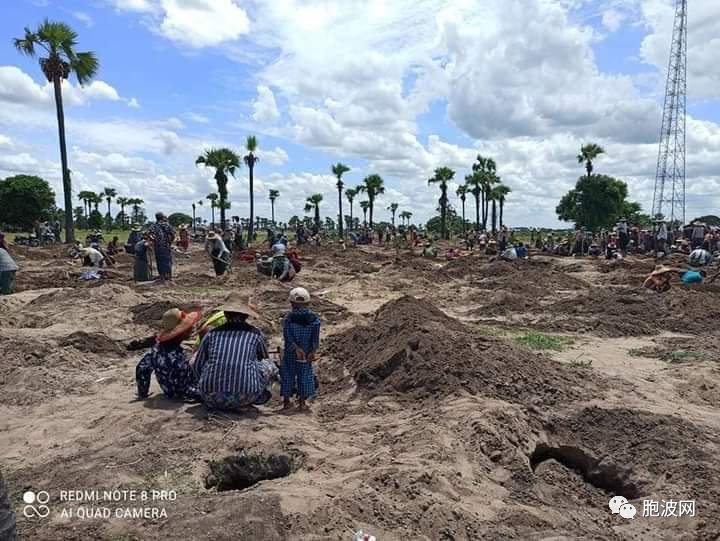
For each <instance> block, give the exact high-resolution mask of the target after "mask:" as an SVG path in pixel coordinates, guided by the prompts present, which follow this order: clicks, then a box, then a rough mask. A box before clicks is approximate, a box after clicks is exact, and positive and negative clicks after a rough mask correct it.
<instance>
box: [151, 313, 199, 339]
mask: <svg viewBox="0 0 720 541" xmlns="http://www.w3.org/2000/svg"><path fill="white" fill-rule="evenodd" d="M199 320H200V310H193V311H191V312H183V311H182V310H180V309H179V308H171V309H170V310H168V311H167V312H165V313H164V314H163V316H162V324H161V326H162V329H163V332H162V333H160V334H159V335H158V337H157V341H158V342H167V341H168V340H172V339H173V338H177V337H178V336H182V335H183V334H185V333H186V332H188V331H189V330H190V329H192V328H193V327H194V326H195V324H196V323H197V322H198V321H199Z"/></svg>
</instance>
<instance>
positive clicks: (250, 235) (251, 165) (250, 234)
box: [247, 160, 255, 246]
mask: <svg viewBox="0 0 720 541" xmlns="http://www.w3.org/2000/svg"><path fill="white" fill-rule="evenodd" d="M254 168H255V164H254V163H253V161H252V160H251V161H250V163H249V164H248V169H249V170H250V221H249V222H248V240H247V245H248V246H250V244H251V243H252V241H253V236H254V235H253V225H254V221H255V220H253V218H254V216H255V201H254V199H255V198H254V197H253V169H254Z"/></svg>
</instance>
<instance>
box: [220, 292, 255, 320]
mask: <svg viewBox="0 0 720 541" xmlns="http://www.w3.org/2000/svg"><path fill="white" fill-rule="evenodd" d="M215 311H216V312H231V313H236V314H245V315H246V316H248V317H254V318H258V317H259V316H258V314H257V312H255V310H253V308H252V307H251V306H250V304H249V303H248V302H246V301H245V299H243V298H242V297H241V296H240V295H239V294H237V293H230V295H228V296H227V297H226V298H225V302H224V303H223V304H221V305H220V306H218V307H217V308H215Z"/></svg>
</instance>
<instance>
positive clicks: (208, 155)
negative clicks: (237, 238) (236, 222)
mask: <svg viewBox="0 0 720 541" xmlns="http://www.w3.org/2000/svg"><path fill="white" fill-rule="evenodd" d="M195 165H204V166H205V167H212V168H213V169H215V182H216V183H217V187H218V194H219V195H220V204H219V207H220V228H221V229H222V230H223V231H224V230H225V208H226V207H225V202H226V201H227V196H228V191H227V183H228V175H230V176H232V177H233V178H234V177H235V170H236V169H237V168H238V167H240V156H238V155H237V154H235V153H234V152H233V151H232V150H230V149H229V148H211V149H210V150H206V151H205V154H203V155H202V156H199V157H198V159H197V160H195Z"/></svg>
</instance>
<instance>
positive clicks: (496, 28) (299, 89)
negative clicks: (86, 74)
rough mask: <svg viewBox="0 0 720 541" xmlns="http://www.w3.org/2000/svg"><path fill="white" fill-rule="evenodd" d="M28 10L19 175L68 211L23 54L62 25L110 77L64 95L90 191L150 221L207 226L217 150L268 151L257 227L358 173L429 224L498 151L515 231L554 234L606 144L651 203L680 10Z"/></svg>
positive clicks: (8, 99) (8, 144)
mask: <svg viewBox="0 0 720 541" xmlns="http://www.w3.org/2000/svg"><path fill="white" fill-rule="evenodd" d="M9 4H10V9H9V10H8V9H5V10H4V16H3V18H2V19H0V177H4V176H8V175H11V174H18V173H31V174H38V175H41V176H43V177H44V178H46V179H47V180H48V181H49V182H51V184H52V185H53V186H54V187H55V188H56V191H57V195H58V201H60V200H61V199H60V198H61V190H60V183H59V179H60V174H59V163H58V162H59V158H58V154H59V152H58V149H57V127H56V124H55V118H54V110H53V103H52V97H51V95H50V93H49V88H48V87H47V85H46V82H45V81H44V80H43V78H42V76H41V72H40V70H39V67H38V65H37V61H36V60H35V59H29V58H26V57H23V56H21V55H20V54H19V53H18V52H17V51H15V49H14V48H13V47H12V45H11V40H12V38H13V37H19V36H21V35H22V31H23V27H25V26H30V27H31V28H33V27H35V26H37V24H38V23H39V22H41V21H42V19H43V18H45V17H48V18H50V19H53V20H63V21H65V22H67V23H69V24H70V25H72V26H73V27H74V28H75V29H76V30H77V32H78V33H79V40H78V41H79V44H78V49H79V50H86V49H90V50H93V51H95V52H96V53H97V55H98V57H99V58H100V63H101V68H100V71H99V73H98V75H97V77H96V80H95V82H94V83H93V84H91V85H88V86H86V87H85V88H84V89H83V88H80V87H78V86H77V84H76V81H74V80H73V81H71V82H70V84H66V85H64V95H65V100H66V104H67V107H66V115H67V118H68V145H69V147H70V168H71V169H72V171H73V178H74V182H75V191H76V192H77V191H80V190H83V189H91V190H95V191H100V190H102V188H104V187H106V186H107V187H114V188H116V190H117V191H118V192H119V193H120V194H121V195H125V196H138V197H142V198H143V199H144V200H145V201H146V207H147V210H148V211H149V212H154V211H156V210H164V211H165V212H173V211H185V212H188V210H189V206H190V204H191V202H193V201H197V200H199V199H202V198H204V197H205V196H206V195H207V194H208V193H210V192H211V191H214V186H213V181H212V174H211V172H210V171H206V170H203V169H198V168H197V167H195V166H194V161H195V158H196V157H197V156H198V155H199V154H200V153H201V152H202V151H203V149H205V148H209V147H211V146H220V145H222V146H229V147H231V148H234V149H237V150H238V151H241V150H242V148H243V143H244V140H245V137H246V136H247V135H249V134H255V135H257V137H258V138H259V141H260V147H261V153H260V157H261V161H260V164H259V166H258V169H257V172H256V175H257V185H256V201H257V206H256V208H257V209H258V212H259V213H260V214H261V215H269V203H268V201H267V192H268V191H269V189H271V188H274V189H278V190H280V192H281V196H280V199H279V201H278V203H277V207H276V208H277V212H278V214H279V216H280V218H281V219H287V218H289V217H290V216H291V215H293V214H301V212H302V207H303V202H304V199H305V197H307V196H309V195H311V194H313V193H322V194H323V195H324V197H325V201H324V203H323V205H322V206H321V210H322V212H323V214H325V213H327V214H331V215H333V216H335V215H336V213H337V210H336V201H337V197H336V192H335V191H334V179H333V178H332V176H331V175H330V174H329V173H330V166H331V164H332V163H335V162H337V161H342V162H344V163H346V164H348V165H350V166H351V168H352V171H351V172H350V173H348V174H347V176H346V184H347V185H349V186H352V185H354V184H356V183H358V182H360V181H361V179H362V178H363V177H364V176H366V175H367V174H370V173H379V174H380V175H381V176H382V177H383V178H384V179H385V181H386V185H387V187H388V190H387V193H386V194H385V195H384V196H383V197H382V198H381V199H380V200H379V201H378V206H379V207H380V209H381V210H380V211H379V212H378V214H379V215H380V217H381V218H382V217H384V215H386V214H387V212H386V211H385V210H384V209H385V207H387V206H388V205H389V204H390V203H391V202H398V203H399V204H400V207H401V210H410V211H411V212H413V215H414V219H417V220H426V219H428V218H429V217H430V216H431V215H432V213H433V209H434V207H435V204H436V200H437V197H438V195H439V194H438V193H436V191H437V189H436V188H431V187H428V186H427V178H429V177H430V176H431V175H432V170H433V169H434V168H436V167H440V166H445V165H447V166H449V167H451V168H453V169H454V170H456V179H458V180H460V181H461V180H462V179H463V178H464V176H465V175H466V174H467V172H468V171H469V169H470V166H471V165H472V163H473V161H474V158H475V156H476V155H477V154H478V153H481V154H483V155H485V156H491V157H493V158H495V160H496V161H497V163H498V168H499V173H500V175H501V177H502V178H503V181H504V182H505V183H506V184H508V185H509V186H510V187H511V188H512V190H513V192H512V194H511V196H510V197H509V201H508V204H507V208H506V212H505V215H506V220H507V221H508V222H509V223H510V224H511V225H518V226H521V225H541V226H555V225H558V224H559V223H558V221H557V219H556V216H555V213H554V208H555V205H556V204H557V202H558V200H559V198H560V196H561V195H562V194H563V193H565V191H567V190H568V189H569V188H570V187H571V186H572V185H573V183H574V181H575V180H576V179H577V177H578V176H579V175H580V174H581V172H582V171H581V169H580V168H579V167H578V165H577V163H576V162H575V155H576V154H577V150H578V149H579V146H580V145H581V144H582V143H584V142H587V141H595V142H599V143H601V144H602V145H603V146H604V147H605V148H606V150H607V155H606V156H604V157H602V158H601V159H600V160H598V163H597V169H598V170H599V171H600V172H604V173H607V174H611V175H613V176H616V177H618V178H621V179H623V180H625V181H626V182H628V185H629V187H630V193H631V197H632V198H633V199H636V200H638V201H639V202H640V203H641V204H642V205H643V206H644V207H646V208H647V207H648V206H649V205H650V203H651V199H652V188H653V183H654V172H655V160H656V157H657V136H658V133H659V128H660V120H661V117H660V110H661V109H660V107H661V101H662V97H663V86H664V77H665V74H664V70H665V65H666V64H667V56H668V52H669V40H670V31H671V25H672V2H671V0H607V1H603V0H592V1H585V0H488V1H486V2H485V1H484V2H482V3H480V2H475V1H471V0H412V1H411V0H394V1H393V2H383V1H381V0H367V1H362V2H361V1H359V0H358V1H356V0H344V1H332V0H323V1H322V2H321V1H318V0H275V1H274V2H270V1H267V2H266V1H265V0H255V1H252V2H245V1H241V0H86V1H80V0H63V1H55V0H12V1H11V2H10V3H9ZM700 23H702V24H700ZM689 28H690V39H689V44H690V45H689V46H690V50H689V58H690V61H689V76H688V83H689V88H688V91H689V115H690V118H689V120H688V207H689V208H688V212H689V214H691V215H699V214H704V213H709V212H713V213H717V212H718V210H717V208H718V206H719V205H720V172H718V168H717V165H716V164H717V163H720V127H719V126H718V122H719V121H720V104H719V103H718V93H719V92H720V91H719V90H718V89H719V88H720V85H718V83H720V68H718V67H717V65H716V62H715V61H714V51H715V50H716V45H717V43H715V42H713V40H717V36H718V35H720V7H719V6H718V5H717V3H716V2H713V1H711V0H697V1H696V2H694V3H693V5H692V6H691V8H690V25H689ZM479 29H482V31H479ZM2 43H5V45H4V46H2ZM714 43H715V45H713V44H714ZM246 174H247V173H246V171H245V170H241V171H240V172H239V174H238V178H237V180H235V181H232V182H231V184H230V187H229V189H230V200H231V202H232V205H233V214H234V213H235V212H237V213H238V214H244V213H245V212H247V208H248V193H247V192H248V187H247V179H246ZM454 188H455V187H453V192H454ZM453 203H454V204H459V202H457V201H453ZM346 212H347V209H346ZM356 212H357V207H356Z"/></svg>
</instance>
